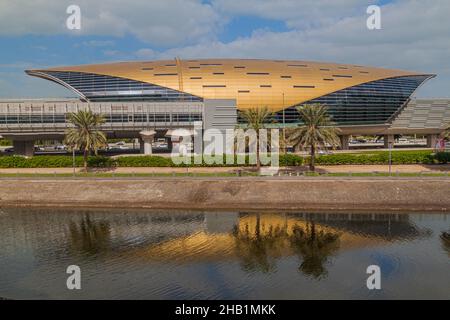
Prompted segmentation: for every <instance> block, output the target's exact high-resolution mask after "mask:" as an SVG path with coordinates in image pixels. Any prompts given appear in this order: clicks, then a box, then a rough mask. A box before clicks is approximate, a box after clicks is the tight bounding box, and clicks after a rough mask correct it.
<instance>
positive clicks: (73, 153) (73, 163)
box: [72, 147, 75, 177]
mask: <svg viewBox="0 0 450 320" xmlns="http://www.w3.org/2000/svg"><path fill="white" fill-rule="evenodd" d="M72 167H73V176H74V177H75V147H73V148H72Z"/></svg>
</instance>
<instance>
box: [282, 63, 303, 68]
mask: <svg viewBox="0 0 450 320" xmlns="http://www.w3.org/2000/svg"><path fill="white" fill-rule="evenodd" d="M287 66H288V67H303V68H305V67H307V66H308V65H306V64H288V65H287Z"/></svg>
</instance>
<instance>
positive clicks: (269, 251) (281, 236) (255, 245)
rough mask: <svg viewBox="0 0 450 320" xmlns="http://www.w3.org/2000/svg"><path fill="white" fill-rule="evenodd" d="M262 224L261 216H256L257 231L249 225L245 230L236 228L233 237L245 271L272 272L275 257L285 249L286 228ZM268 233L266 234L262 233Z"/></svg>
mask: <svg viewBox="0 0 450 320" xmlns="http://www.w3.org/2000/svg"><path fill="white" fill-rule="evenodd" d="M264 229H265V226H264V225H263V224H261V215H260V214H259V213H258V214H256V225H255V230H254V231H250V227H249V225H248V224H246V225H245V228H244V230H241V229H240V228H239V227H238V226H235V228H234V230H233V237H234V238H235V242H236V253H237V255H238V256H239V257H240V258H241V259H242V265H243V268H244V269H245V270H250V271H252V270H255V271H262V272H270V271H272V270H274V269H275V260H274V257H275V256H277V255H278V253H279V251H280V249H282V248H283V247H285V243H284V241H285V240H286V238H287V237H286V235H287V233H286V228H284V227H283V228H280V227H275V228H274V227H273V226H269V228H268V230H267V231H266V230H264ZM262 231H266V232H262Z"/></svg>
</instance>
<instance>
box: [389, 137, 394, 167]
mask: <svg viewBox="0 0 450 320" xmlns="http://www.w3.org/2000/svg"><path fill="white" fill-rule="evenodd" d="M393 144H394V143H393V142H392V141H389V176H390V175H391V173H392V145H393Z"/></svg>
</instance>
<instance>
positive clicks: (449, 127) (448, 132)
mask: <svg viewBox="0 0 450 320" xmlns="http://www.w3.org/2000/svg"><path fill="white" fill-rule="evenodd" d="M442 137H443V138H444V139H445V140H450V123H449V124H448V125H447V128H445V130H444V132H443V133H442Z"/></svg>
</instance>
